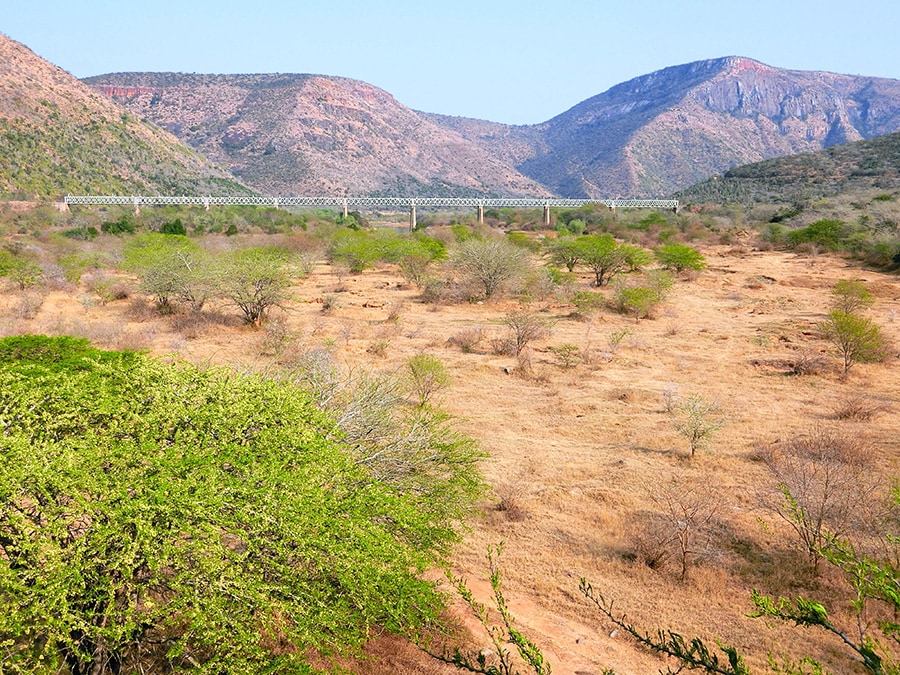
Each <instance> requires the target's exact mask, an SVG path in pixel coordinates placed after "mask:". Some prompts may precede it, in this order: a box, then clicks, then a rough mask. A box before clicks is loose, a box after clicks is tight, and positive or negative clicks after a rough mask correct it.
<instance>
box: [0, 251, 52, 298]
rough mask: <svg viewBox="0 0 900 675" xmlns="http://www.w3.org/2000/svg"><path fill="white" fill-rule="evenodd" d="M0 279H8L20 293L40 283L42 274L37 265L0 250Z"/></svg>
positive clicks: (19, 256)
mask: <svg viewBox="0 0 900 675" xmlns="http://www.w3.org/2000/svg"><path fill="white" fill-rule="evenodd" d="M0 277H5V278H7V279H9V280H10V281H11V282H12V283H13V284H14V285H15V286H16V288H18V289H19V290H20V291H24V290H25V289H26V288H29V287H31V286H36V285H38V284H39V283H40V282H41V279H42V277H43V272H42V270H41V268H40V267H39V266H38V265H37V263H35V262H32V261H31V260H29V259H28V258H25V257H23V256H21V255H15V254H13V253H10V252H9V251H6V250H2V249H0Z"/></svg>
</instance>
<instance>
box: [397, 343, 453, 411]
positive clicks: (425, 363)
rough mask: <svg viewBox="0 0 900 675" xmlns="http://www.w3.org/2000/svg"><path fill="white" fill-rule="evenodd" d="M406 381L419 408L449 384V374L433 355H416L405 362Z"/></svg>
mask: <svg viewBox="0 0 900 675" xmlns="http://www.w3.org/2000/svg"><path fill="white" fill-rule="evenodd" d="M406 376H407V377H406V379H407V382H408V386H409V389H410V390H411V391H412V394H413V396H414V397H415V398H416V401H417V403H418V405H419V407H424V406H425V405H427V404H428V402H429V400H430V399H431V398H432V397H434V395H435V394H437V393H438V392H439V391H441V390H442V389H445V388H446V387H447V385H448V384H450V373H448V372H447V368H446V366H444V364H443V363H441V360H440V359H439V358H438V357H436V356H435V355H434V354H417V355H416V356H413V357H411V358H410V359H409V360H408V361H407V362H406Z"/></svg>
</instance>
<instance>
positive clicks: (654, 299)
mask: <svg viewBox="0 0 900 675" xmlns="http://www.w3.org/2000/svg"><path fill="white" fill-rule="evenodd" d="M658 303H659V294H657V292H656V291H654V290H653V289H652V288H647V287H646V286H624V285H623V286H620V287H619V288H618V289H616V295H615V300H614V301H613V307H614V308H615V310H616V311H618V312H620V313H622V314H628V315H629V316H633V317H634V318H636V319H644V318H646V317H648V316H649V315H650V312H651V311H652V310H653V308H654V307H655V306H656V305H657V304H658Z"/></svg>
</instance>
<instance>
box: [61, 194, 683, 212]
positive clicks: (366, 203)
mask: <svg viewBox="0 0 900 675" xmlns="http://www.w3.org/2000/svg"><path fill="white" fill-rule="evenodd" d="M65 203H66V204H67V205H76V204H79V205H121V206H125V205H131V206H135V207H141V206H175V205H194V206H204V207H207V208H208V207H210V206H272V207H275V208H283V207H287V206H339V207H342V208H344V209H346V208H347V207H350V206H352V207H359V208H378V207H400V208H412V207H415V206H418V207H425V208H428V207H442V206H443V207H449V208H452V207H481V208H486V209H501V208H520V209H528V208H541V207H544V208H577V207H579V206H585V205H587V204H603V205H604V206H606V207H608V208H611V209H616V208H629V209H677V208H678V200H677V199H542V198H528V197H522V198H519V197H500V198H487V197H264V196H253V195H241V196H235V197H211V196H207V197H202V196H201V197H197V196H189V195H181V196H165V195H66V197H65Z"/></svg>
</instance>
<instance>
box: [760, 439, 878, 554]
mask: <svg viewBox="0 0 900 675" xmlns="http://www.w3.org/2000/svg"><path fill="white" fill-rule="evenodd" d="M763 459H764V460H765V462H766V465H767V466H768V467H769V469H770V470H771V471H772V473H773V474H774V475H775V478H776V479H777V481H778V493H777V498H778V499H777V502H776V503H775V504H773V505H771V508H772V509H773V510H774V511H775V512H776V513H777V514H778V515H779V516H780V517H781V518H783V519H784V520H785V522H787V523H788V524H789V525H790V526H791V528H792V529H793V530H794V532H795V533H796V534H797V538H798V540H799V542H800V548H801V550H802V551H803V552H804V553H805V554H806V555H807V557H808V559H809V563H810V566H811V567H812V569H813V570H818V566H819V560H820V558H821V555H822V550H823V549H824V548H825V546H826V544H827V543H828V541H829V539H830V538H831V537H833V536H837V537H843V536H845V535H846V534H848V533H849V532H851V531H854V530H859V529H860V527H861V523H862V521H863V520H864V507H865V506H866V505H867V503H868V502H869V501H870V500H872V499H873V497H874V495H875V493H876V492H877V489H878V481H877V480H875V479H874V476H875V472H873V469H872V466H873V462H874V456H873V450H872V448H871V447H870V446H869V445H868V444H866V443H865V442H864V441H863V440H862V439H861V438H860V437H859V436H857V435H851V434H847V433H837V432H834V431H829V430H827V429H823V428H821V427H816V428H814V429H812V430H811V431H810V432H808V433H806V434H798V435H795V436H792V437H790V438H788V439H787V440H786V441H783V442H781V443H777V444H773V445H772V446H770V447H768V448H766V450H765V452H764V453H763Z"/></svg>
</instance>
